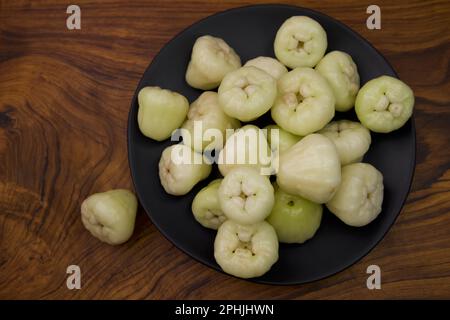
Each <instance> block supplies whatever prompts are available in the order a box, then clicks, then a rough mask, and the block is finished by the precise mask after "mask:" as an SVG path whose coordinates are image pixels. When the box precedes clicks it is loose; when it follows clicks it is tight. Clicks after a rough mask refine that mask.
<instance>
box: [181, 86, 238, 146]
mask: <svg viewBox="0 0 450 320" xmlns="http://www.w3.org/2000/svg"><path fill="white" fill-rule="evenodd" d="M196 125H197V126H199V130H195V126H196ZM239 127H240V123H239V121H238V120H236V119H233V118H231V117H229V116H228V115H226V114H225V113H224V112H223V111H222V108H221V107H220V106H219V99H218V95H217V92H213V91H206V92H203V93H202V94H201V95H200V96H199V97H198V98H197V100H195V101H194V102H193V103H192V104H191V106H190V108H189V112H188V114H187V119H186V121H185V122H184V123H183V126H182V129H185V130H186V131H182V136H183V143H184V144H186V145H189V146H190V147H191V148H192V149H194V150H195V151H197V152H202V151H204V150H212V149H215V150H220V149H222V148H223V145H224V143H225V141H224V137H225V136H226V135H225V134H226V130H227V129H237V128H239ZM209 129H216V130H218V134H219V136H220V139H219V137H217V136H215V135H211V136H209V135H208V130H209ZM187 135H189V136H187Z"/></svg>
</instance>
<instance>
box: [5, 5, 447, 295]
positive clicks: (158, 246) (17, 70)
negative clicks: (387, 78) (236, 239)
mask: <svg viewBox="0 0 450 320" xmlns="http://www.w3.org/2000/svg"><path fill="white" fill-rule="evenodd" d="M291 3H293V4H295V3H298V4H299V3H300V1H292V2H291ZM370 3H371V2H367V3H366V2H364V1H353V0H352V1H349V0H341V1H339V2H336V1H301V5H302V6H304V7H310V8H313V9H316V10H319V11H322V12H324V13H326V14H328V15H330V16H332V17H334V18H336V19H338V20H340V21H342V22H344V23H346V24H347V25H349V26H350V27H351V28H353V29H354V30H356V31H357V32H358V33H360V34H361V35H363V36H364V37H365V38H366V39H368V40H369V41H370V42H371V43H372V44H373V45H374V46H375V47H376V48H377V49H379V50H380V51H381V52H382V53H383V54H384V55H385V56H386V57H387V59H388V60H389V62H390V63H391V64H392V65H393V66H394V68H395V69H396V71H397V72H398V74H399V76H400V78H401V79H403V80H404V81H405V82H406V83H408V84H409V85H410V86H411V87H412V88H413V90H414V92H415V95H416V98H417V100H416V106H415V121H416V128H417V152H418V153H417V166H416V171H415V176H414V183H413V186H412V191H411V194H410V195H409V198H408V201H407V203H406V205H405V207H404V209H403V211H402V213H401V214H400V216H399V218H398V220H397V222H396V223H395V225H394V226H393V228H392V229H391V230H390V231H389V233H388V234H387V236H386V237H385V238H384V240H383V241H382V242H381V243H380V244H379V245H378V246H377V247H376V248H375V249H374V250H373V251H372V252H371V253H370V254H369V255H367V256H366V257H365V258H363V259H362V260H361V261H360V262H359V263H357V264H356V265H354V266H352V267H350V268H349V269H347V270H345V271H343V272H341V273H339V274H337V275H335V276H333V277H330V278H327V279H325V280H321V281H317V282H314V283H310V284H306V285H299V286H280V287H277V286H268V285H260V284H254V283H250V282H247V281H243V280H238V279H235V278H232V277H229V276H226V275H224V274H221V273H218V272H216V271H214V270H211V269H209V268H207V267H205V266H204V265H202V264H200V263H198V262H196V261H194V260H193V259H191V258H190V257H188V256H187V255H185V254H184V253H182V252H181V251H180V250H178V249H177V248H175V247H174V246H173V245H172V244H171V243H170V242H169V241H168V240H166V239H165V238H164V237H163V236H162V235H161V234H160V233H159V232H158V231H157V230H156V228H155V227H154V226H153V225H152V224H151V222H150V221H149V219H148V218H147V216H146V214H145V212H144V211H143V210H142V209H139V212H138V216H137V221H136V229H135V232H134V235H133V237H132V238H131V240H130V241H129V242H127V243H126V244H124V245H122V246H118V247H112V246H108V245H106V244H103V243H101V242H100V241H98V240H97V239H95V238H94V237H92V236H91V235H90V234H89V233H88V232H87V231H86V230H85V229H84V227H83V225H82V223H81V219H80V203H81V201H82V200H83V199H84V198H86V197H87V196H88V195H89V194H91V193H94V192H99V191H105V190H108V189H111V188H118V187H124V188H132V182H131V178H130V172H129V167H128V161H127V144H126V130H127V116H128V111H129V108H130V101H131V98H132V95H133V93H134V90H135V88H136V85H137V83H138V81H139V79H140V77H141V75H142V73H143V72H144V70H145V68H146V67H147V65H148V64H149V62H150V61H151V60H152V58H153V57H154V56H155V54H156V53H157V52H158V51H159V50H160V49H161V47H162V46H163V45H164V44H165V43H166V42H167V41H169V40H170V39H171V38H172V37H173V36H174V35H176V34H177V33H178V32H180V31H181V30H183V29H184V28H186V27H187V26H189V25H190V24H192V23H193V22H195V21H197V20H199V19H201V18H203V17H206V16H208V15H210V14H213V13H215V12H217V11H221V10H224V9H227V8H232V7H237V6H241V5H246V4H250V3H248V2H240V1H239V2H238V1H229V0H227V1H220V2H210V1H193V2H187V1H152V2H144V1H118V0H109V1H101V2H100V1H99V2H96V1H81V0H79V1H76V4H78V5H79V6H80V7H81V30H72V31H69V30H67V28H66V18H67V16H68V15H67V13H66V8H67V5H68V2H67V1H55V0H43V1H20V0H18V1H8V0H0V298H3V299H4V298H13V299H21V298H32V299H35V298H37V299H53V298H57V299H91V298H95V299H110V298H132V299H141V298H145V299H167V298H173V299H181V298H188V299H194V298H208V299H240V298H244V299H249V298H255V299H259V298H265V299H272V298H286V299H291V298H294V299H318V298H320V299H340V298H344V299H347V298H356V299H358V298H362V299H369V298H375V299H386V298H389V299H392V298H450V129H449V128H450V70H449V57H450V44H449V40H450V32H449V26H450V2H448V1H446V0H442V1H417V0H415V1H410V0H409V1H377V4H378V5H379V6H380V7H381V17H382V28H381V30H368V29H367V28H366V24H365V21H366V18H367V17H368V15H367V14H366V8H367V6H368V5H369V4H370ZM71 264H76V265H79V266H80V268H81V271H82V277H81V282H82V288H81V289H80V290H68V289H67V287H66V277H67V274H66V268H67V266H68V265H71ZM371 264H376V265H379V266H380V267H381V271H382V279H381V280H382V289H381V290H368V289H367V287H366V279H367V277H368V275H367V274H366V268H367V266H369V265H371Z"/></svg>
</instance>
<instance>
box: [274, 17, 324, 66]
mask: <svg viewBox="0 0 450 320" xmlns="http://www.w3.org/2000/svg"><path fill="white" fill-rule="evenodd" d="M327 45H328V42H327V34H326V32H325V30H324V29H323V28H322V26H321V25H320V24H319V23H318V22H317V21H315V20H313V19H311V18H309V17H306V16H294V17H291V18H289V19H287V20H286V21H285V22H284V23H283V24H282V25H281V27H280V29H278V32H277V35H276V37H275V42H274V45H273V48H274V51H275V56H276V57H277V59H278V60H280V61H281V62H282V63H283V64H284V65H286V66H288V67H289V68H292V69H294V68H298V67H314V66H315V65H316V64H317V62H319V60H320V59H322V57H323V55H324V54H325V51H326V50H327Z"/></svg>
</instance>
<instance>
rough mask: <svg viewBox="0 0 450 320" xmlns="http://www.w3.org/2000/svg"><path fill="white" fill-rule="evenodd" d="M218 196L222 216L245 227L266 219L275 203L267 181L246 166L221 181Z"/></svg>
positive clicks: (267, 179) (271, 188)
mask: <svg viewBox="0 0 450 320" xmlns="http://www.w3.org/2000/svg"><path fill="white" fill-rule="evenodd" d="M218 195H219V203H220V208H221V209H222V211H223V213H224V214H225V216H226V217H227V218H228V219H231V220H233V221H236V222H237V223H239V224H246V225H248V224H253V223H257V222H260V221H263V220H264V219H265V218H267V216H268V215H269V214H270V212H271V211H272V208H273V204H274V201H275V199H274V190H273V187H272V185H271V184H270V180H269V178H268V177H267V176H264V175H261V174H260V172H258V171H257V170H255V169H254V168H246V167H241V168H235V169H233V170H231V171H230V172H229V173H228V174H227V175H226V176H225V178H224V179H223V180H222V182H221V184H220V187H219V190H218Z"/></svg>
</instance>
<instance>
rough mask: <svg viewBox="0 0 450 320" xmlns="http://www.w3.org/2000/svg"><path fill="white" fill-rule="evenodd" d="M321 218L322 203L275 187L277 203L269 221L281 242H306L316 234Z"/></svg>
mask: <svg viewBox="0 0 450 320" xmlns="http://www.w3.org/2000/svg"><path fill="white" fill-rule="evenodd" d="M321 220H322V205H320V204H317V203H314V202H312V201H309V200H306V199H305V198H302V197H300V196H294V195H291V194H289V193H287V192H285V191H283V190H282V189H280V188H279V187H275V204H274V206H273V209H272V212H271V213H270V215H269V217H268V218H267V222H269V223H270V224H271V225H272V227H274V229H275V231H276V232H277V236H278V240H279V241H280V242H283V243H304V242H305V241H307V240H309V239H311V238H312V237H313V236H314V235H315V233H316V231H317V229H319V226H320V222H321Z"/></svg>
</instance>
